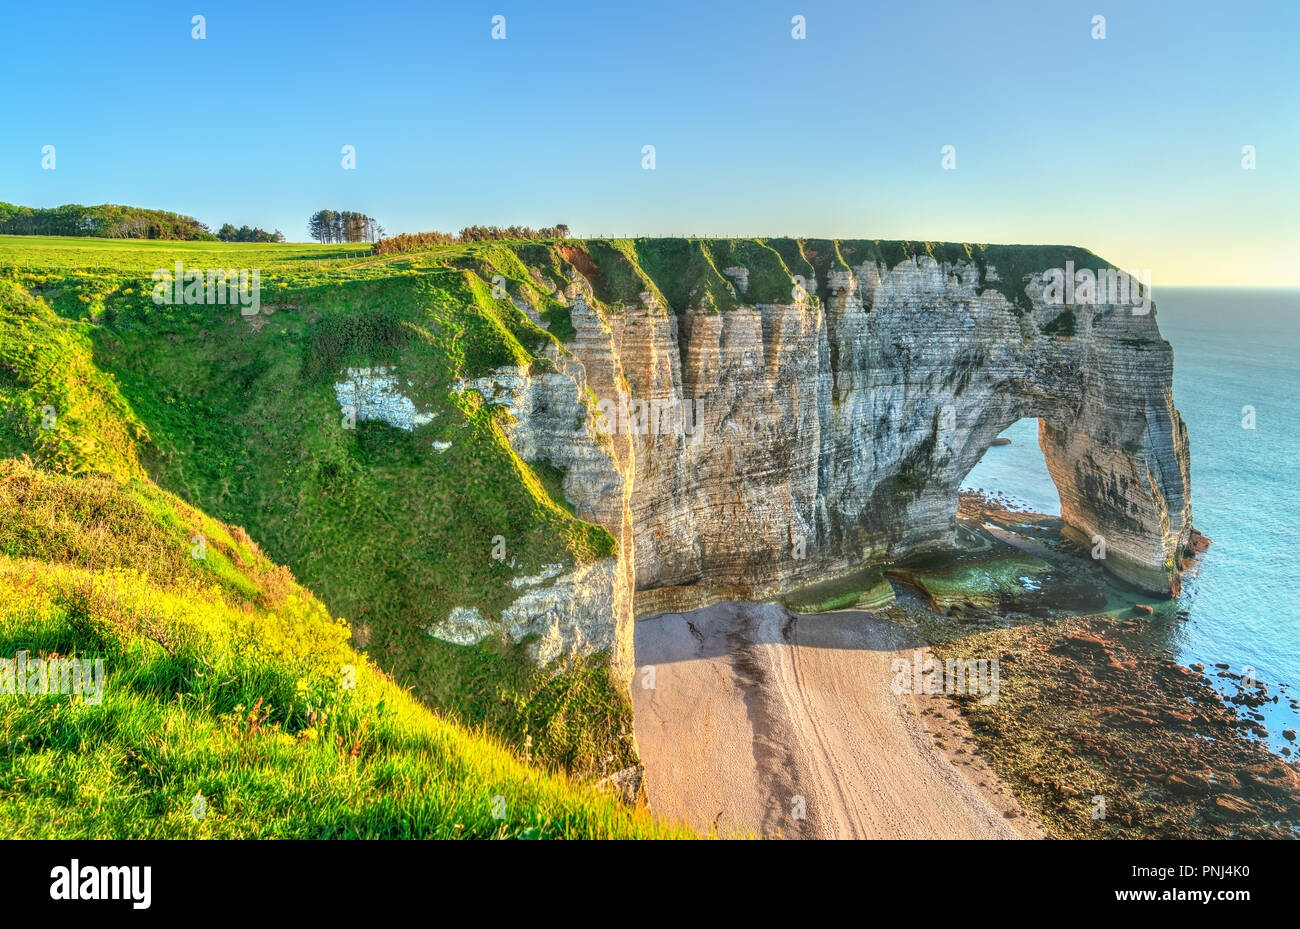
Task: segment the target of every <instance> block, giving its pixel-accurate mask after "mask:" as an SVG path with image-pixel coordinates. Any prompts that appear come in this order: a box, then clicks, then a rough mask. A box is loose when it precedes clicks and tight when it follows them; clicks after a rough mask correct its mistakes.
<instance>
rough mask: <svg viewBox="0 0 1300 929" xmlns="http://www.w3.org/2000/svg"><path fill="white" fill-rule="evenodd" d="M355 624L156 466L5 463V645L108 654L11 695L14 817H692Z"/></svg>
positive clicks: (255, 831)
mask: <svg viewBox="0 0 1300 929" xmlns="http://www.w3.org/2000/svg"><path fill="white" fill-rule="evenodd" d="M196 536H202V537H203V539H204V540H205V548H204V550H203V557H202V558H196V557H194V544H193V542H192V539H194V538H195V537H196ZM349 638H350V630H349V626H348V623H347V622H346V621H345V620H343V619H339V618H335V617H332V616H331V615H330V614H329V612H328V611H327V610H326V609H325V607H324V606H323V605H322V604H321V603H320V602H319V601H318V600H317V599H316V598H315V597H313V596H312V595H311V594H310V593H309V592H308V591H306V590H304V589H303V588H302V587H300V586H299V585H298V584H296V583H295V582H294V581H293V578H292V576H291V575H290V573H289V572H288V571H287V570H285V569H283V568H281V567H279V566H277V565H274V564H273V563H271V562H270V561H269V560H267V559H266V558H265V557H264V556H263V555H262V554H261V553H260V551H259V550H258V548H257V546H256V545H255V544H254V543H253V542H252V541H251V540H250V539H249V538H248V536H247V535H246V534H244V533H243V532H242V531H241V530H239V529H237V528H232V527H228V526H225V525H222V524H220V523H218V522H216V521H215V520H212V519H210V518H208V517H206V516H204V515H203V514H202V513H200V512H199V511H197V510H195V509H193V508H191V507H188V506H186V505H185V504H184V503H182V502H181V501H179V500H177V499H176V498H175V497H173V496H172V495H170V494H167V493H166V492H164V491H161V490H159V489H157V488H155V487H153V486H152V485H150V484H149V483H148V482H145V481H140V480H129V481H126V482H122V481H118V480H115V479H114V478H112V477H108V476H103V475H100V476H82V477H71V476H64V475H59V474H52V473H50V472H48V471H45V470H40V469H36V468H34V467H32V466H30V465H29V464H25V463H22V462H19V461H14V460H9V461H6V462H3V463H0V655H4V656H14V657H16V656H18V655H19V654H20V653H27V654H28V655H30V656H31V657H43V658H50V657H54V656H62V657H65V658H74V659H84V660H99V661H102V662H103V670H104V674H103V678H102V690H99V689H98V687H97V688H95V689H96V690H97V691H98V692H99V693H100V694H102V701H95V700H93V698H92V700H91V701H88V700H86V699H85V698H84V697H76V696H70V695H63V696H57V695H30V694H29V695H28V696H25V697H24V696H10V697H7V698H5V699H4V700H0V726H2V727H3V730H4V732H5V740H4V742H3V744H2V745H0V797H2V798H3V802H0V835H3V836H4V837H6V838H69V837H74V836H84V837H95V838H128V837H129V838H135V837H148V838H471V837H478V838H652V837H669V836H684V835H685V833H684V832H683V831H681V830H674V829H671V828H667V827H664V826H661V825H658V824H656V823H654V822H653V821H652V820H651V819H650V817H649V816H648V814H645V813H643V812H634V811H632V810H630V809H629V808H627V807H625V806H624V805H623V804H622V803H621V802H620V801H618V800H616V799H615V798H614V797H613V796H612V795H610V794H607V793H603V792H599V791H596V790H593V789H591V788H583V787H579V786H576V785H574V784H573V783H572V782H570V781H568V780H567V779H566V778H564V777H562V776H557V775H553V774H547V773H544V772H541V771H539V770H538V769H536V768H534V767H530V766H528V765H526V764H523V763H521V762H520V760H519V759H517V758H516V757H515V756H514V755H513V754H512V753H511V752H509V751H508V750H507V749H506V748H504V747H503V746H501V745H499V744H498V743H497V742H496V741H495V740H493V739H490V738H487V737H484V736H483V735H474V734H471V733H469V732H467V731H465V730H464V729H462V728H460V727H457V726H454V725H450V724H448V723H446V722H443V721H442V720H440V719H439V718H438V717H436V716H435V715H434V714H433V713H431V712H430V711H429V710H428V709H427V707H425V706H424V705H423V704H421V703H420V702H418V701H417V700H415V699H413V698H412V697H411V696H410V694H408V693H407V692H405V691H404V690H403V689H402V688H400V687H398V686H396V685H395V684H394V683H393V682H392V681H391V680H390V679H389V678H388V676H387V675H385V674H383V673H382V672H381V671H380V670H379V669H378V668H376V667H375V665H374V664H373V662H371V661H370V660H369V659H368V658H366V657H365V656H364V655H362V654H359V653H358V652H357V651H355V650H354V649H353V648H352V647H351V646H350V644H349Z"/></svg>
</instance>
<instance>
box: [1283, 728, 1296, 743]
mask: <svg viewBox="0 0 1300 929" xmlns="http://www.w3.org/2000/svg"><path fill="white" fill-rule="evenodd" d="M1282 738H1284V739H1286V740H1287V741H1288V742H1294V741H1295V730H1294V729H1283V730H1282Z"/></svg>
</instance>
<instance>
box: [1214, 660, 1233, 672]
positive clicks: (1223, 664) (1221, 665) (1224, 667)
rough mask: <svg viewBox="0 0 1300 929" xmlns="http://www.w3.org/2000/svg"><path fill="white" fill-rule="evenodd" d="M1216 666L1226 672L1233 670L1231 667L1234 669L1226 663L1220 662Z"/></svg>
mask: <svg viewBox="0 0 1300 929" xmlns="http://www.w3.org/2000/svg"><path fill="white" fill-rule="evenodd" d="M1214 666H1215V667H1216V668H1223V669H1224V670H1225V671H1226V670H1227V669H1228V668H1231V667H1232V665H1230V664H1228V663H1227V662H1226V661H1219V662H1216V663H1215V665H1214Z"/></svg>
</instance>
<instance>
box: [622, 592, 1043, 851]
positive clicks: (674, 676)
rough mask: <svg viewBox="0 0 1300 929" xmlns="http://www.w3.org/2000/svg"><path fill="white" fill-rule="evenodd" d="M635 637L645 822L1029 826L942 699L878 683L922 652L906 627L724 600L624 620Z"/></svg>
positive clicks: (919, 831) (802, 834)
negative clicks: (631, 622)
mask: <svg viewBox="0 0 1300 929" xmlns="http://www.w3.org/2000/svg"><path fill="white" fill-rule="evenodd" d="M636 647H637V663H638V667H639V668H640V672H639V679H640V680H639V681H638V682H634V684H633V702H634V705H635V714H634V716H635V720H636V734H637V742H638V745H639V746H640V751H641V761H642V763H643V764H644V766H645V772H646V786H647V790H648V795H649V802H650V808H651V810H652V811H653V812H654V813H655V814H656V816H658V817H661V818H664V819H667V820H669V821H683V822H687V823H689V824H690V825H692V826H694V827H695V828H697V829H700V830H701V831H704V832H706V833H708V832H712V833H714V834H716V835H719V836H733V835H755V836H762V837H765V838H893V839H899V838H1003V839H1013V838H1031V837H1039V836H1040V835H1042V833H1041V831H1040V830H1039V829H1038V828H1037V826H1036V825H1035V824H1034V823H1033V822H1032V821H1031V820H1029V819H1028V818H1027V817H1025V816H1024V815H1023V811H1022V810H1021V808H1020V806H1019V804H1018V803H1017V801H1016V799H1015V796H1014V793H1013V792H1012V791H1011V790H1010V788H1008V787H1007V786H1006V785H1004V784H1002V783H1001V782H1000V781H999V780H998V778H997V775H996V774H995V773H994V771H993V769H992V767H991V766H990V765H989V763H988V761H987V760H986V759H984V758H983V757H982V754H981V750H980V749H979V747H978V746H977V745H976V743H975V742H974V740H973V738H972V737H971V733H970V731H969V728H968V727H967V726H966V724H965V722H964V721H963V720H962V719H961V718H960V716H958V715H957V714H955V713H954V712H953V711H952V709H951V708H950V707H949V706H948V704H947V701H946V700H945V699H944V698H943V697H942V696H940V695H932V694H925V693H921V694H917V693H895V692H893V691H892V690H891V686H890V685H891V682H892V681H893V679H894V677H895V672H894V671H893V669H892V667H891V664H892V662H894V661H897V660H907V661H910V660H912V658H913V656H914V655H915V653H916V652H917V650H924V649H925V647H926V646H925V643H924V642H923V641H922V640H921V639H920V637H919V635H918V634H917V632H916V631H915V630H914V629H909V628H907V627H906V626H904V625H902V624H900V623H897V622H895V621H894V620H892V619H889V618H887V617H884V616H880V615H876V614H872V613H869V612H865V611H858V610H842V611H833V612H827V613H819V614H815V615H814V614H796V613H792V612H790V611H789V610H787V609H785V608H784V607H783V606H781V605H780V604H775V603H768V604H756V603H743V602H728V603H721V604H715V605H713V606H710V607H705V608H703V609H700V610H695V611H692V612H690V613H667V614H661V615H659V616H656V617H651V618H648V619H643V620H640V621H638V623H637V631H636ZM647 669H651V672H652V677H651V682H652V683H653V686H652V687H646V686H642V682H644V681H645V680H646V675H647Z"/></svg>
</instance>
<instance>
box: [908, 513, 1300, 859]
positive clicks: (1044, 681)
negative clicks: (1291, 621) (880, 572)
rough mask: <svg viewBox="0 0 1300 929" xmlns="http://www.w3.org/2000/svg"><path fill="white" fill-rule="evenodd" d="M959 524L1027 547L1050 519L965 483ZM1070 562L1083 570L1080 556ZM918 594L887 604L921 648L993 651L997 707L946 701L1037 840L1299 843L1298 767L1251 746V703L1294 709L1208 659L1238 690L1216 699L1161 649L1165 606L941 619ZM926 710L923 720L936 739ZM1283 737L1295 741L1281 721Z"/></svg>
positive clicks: (968, 655) (1064, 552) (965, 613)
mask: <svg viewBox="0 0 1300 929" xmlns="http://www.w3.org/2000/svg"><path fill="white" fill-rule="evenodd" d="M962 519H963V522H964V523H965V524H966V525H967V526H968V527H970V528H972V531H973V530H974V529H975V528H977V527H980V526H984V525H988V526H989V527H990V528H991V529H1001V530H1003V531H1005V532H1012V533H1019V534H1022V535H1024V536H1026V537H1028V538H1030V540H1031V541H1033V542H1034V544H1040V543H1038V542H1037V541H1036V540H1034V538H1033V537H1034V535H1035V534H1036V531H1035V530H1036V528H1037V527H1039V526H1042V525H1043V521H1044V520H1047V521H1048V523H1049V524H1050V522H1051V520H1052V518H1051V517H1044V516H1042V515H1041V514H1032V513H1027V512H1026V511H1023V510H1017V509H1014V508H1012V507H1008V506H1004V505H1003V504H1002V502H1001V501H1000V500H997V499H993V498H989V497H985V496H982V495H976V494H968V493H964V494H963V495H962ZM1057 522H1059V520H1057ZM1045 528H1046V527H1045ZM1050 534H1051V533H1050V530H1049V531H1048V532H1044V533H1042V534H1041V535H1042V536H1047V535H1050ZM1046 547H1047V546H1045V548H1046ZM1053 553H1054V554H1055V555H1056V556H1057V557H1056V558H1054V559H1053V560H1054V561H1055V562H1056V564H1057V565H1058V566H1060V565H1061V564H1062V557H1064V558H1065V559H1068V558H1069V557H1070V556H1069V551H1068V548H1060V549H1056V550H1054V552H1053ZM1070 569H1074V570H1077V571H1079V572H1084V573H1086V572H1087V569H1088V565H1086V563H1081V564H1079V565H1073V564H1071V565H1068V566H1067V568H1066V570H1070ZM912 599H915V598H912ZM917 603H918V604H919V605H917V604H909V600H908V598H900V606H899V608H898V610H897V612H898V613H899V614H901V616H900V618H901V619H902V621H904V622H906V623H909V624H913V625H915V626H916V627H917V629H918V631H919V632H920V633H921V634H922V635H923V636H924V637H925V639H926V640H928V641H929V642H931V643H932V650H933V653H934V655H935V657H936V658H939V659H942V660H948V659H972V660H975V659H981V658H983V659H988V658H990V657H996V658H997V659H998V660H999V665H1000V669H1001V685H1000V687H1001V693H1000V696H999V699H998V700H997V701H995V702H993V703H991V704H989V703H981V701H980V700H979V699H978V698H977V697H974V696H969V695H967V696H963V695H955V696H952V697H950V698H949V700H950V701H951V702H952V705H953V706H954V707H955V708H956V709H957V710H958V711H959V712H960V713H961V715H962V717H963V718H964V719H965V720H966V722H967V723H968V724H969V726H970V731H971V732H972V734H973V737H974V739H975V743H976V745H977V746H978V748H979V750H980V752H981V754H982V755H983V757H985V758H986V759H987V760H988V762H989V763H990V765H991V766H992V768H993V770H994V771H995V772H996V773H997V775H998V777H999V778H1001V779H1002V780H1003V781H1004V782H1005V783H1007V784H1008V785H1010V786H1011V788H1012V789H1013V790H1014V791H1015V793H1016V796H1017V799H1018V800H1019V801H1020V802H1021V804H1023V806H1024V807H1025V808H1026V810H1028V811H1029V814H1030V815H1031V816H1032V817H1033V818H1035V819H1036V820H1037V821H1038V822H1039V823H1040V824H1041V825H1042V827H1043V828H1044V829H1045V830H1046V831H1047V832H1048V834H1050V835H1051V836H1053V837H1056V838H1296V837H1300V764H1298V763H1297V762H1296V761H1295V760H1293V759H1292V758H1289V757H1287V755H1289V754H1290V752H1289V750H1288V749H1287V748H1286V747H1283V749H1282V755H1281V756H1279V755H1278V754H1275V753H1274V752H1273V751H1271V750H1270V749H1269V748H1268V746H1267V744H1266V743H1264V742H1262V741H1260V737H1261V736H1266V735H1267V732H1266V731H1265V730H1263V726H1262V724H1261V723H1262V720H1263V716H1262V714H1259V713H1258V712H1256V710H1257V708H1258V707H1260V706H1261V705H1262V704H1264V703H1266V702H1268V703H1277V702H1279V701H1287V702H1288V705H1290V706H1291V708H1292V709H1296V708H1297V701H1296V700H1295V699H1294V698H1293V697H1290V696H1289V695H1287V694H1286V692H1285V690H1284V689H1281V688H1274V690H1281V692H1280V693H1278V692H1271V691H1270V689H1269V688H1268V687H1267V686H1265V685H1263V684H1260V683H1257V682H1255V681H1253V680H1250V679H1249V677H1248V676H1246V677H1243V676H1242V675H1236V674H1234V672H1232V671H1231V670H1229V669H1228V668H1227V667H1226V666H1221V667H1219V668H1217V669H1216V670H1215V671H1213V672H1210V673H1212V674H1217V675H1218V679H1219V680H1221V681H1234V683H1235V685H1236V688H1237V693H1236V694H1229V695H1228V696H1227V698H1226V700H1225V698H1224V696H1222V695H1221V694H1220V693H1219V691H1218V690H1217V689H1216V688H1215V686H1214V683H1213V682H1212V679H1211V677H1210V676H1209V674H1207V673H1206V671H1205V669H1204V667H1203V666H1197V665H1193V666H1183V665H1181V664H1179V663H1178V662H1177V661H1176V660H1175V657H1174V652H1173V650H1172V648H1170V645H1169V632H1170V631H1171V629H1172V628H1174V627H1175V626H1176V624H1177V623H1178V622H1179V621H1180V616H1179V613H1178V611H1177V609H1176V605H1161V606H1160V607H1158V608H1152V607H1150V606H1147V608H1146V609H1145V610H1143V609H1140V607H1142V606H1146V605H1145V604H1133V605H1132V606H1131V607H1130V608H1129V609H1109V610H1107V611H1104V612H1102V611H1098V612H1096V613H1093V614H1091V615H1077V614H1075V615H1071V613H1070V612H1069V611H1064V610H1059V611H1058V610H1051V609H1047V610H1038V611H1035V615H1030V614H1028V613H1024V612H1017V611H1014V610H1012V611H1007V610H1005V609H997V608H994V609H991V610H987V611H981V610H958V611H955V614H952V615H942V614H940V613H936V612H935V611H933V610H932V609H928V608H927V604H925V603H924V602H921V601H918V602H917ZM941 715H942V714H940V713H939V712H938V711H931V713H930V714H928V722H930V723H931V726H932V731H934V732H935V733H936V734H937V733H940V732H941V731H942V729H943V720H942V719H941V718H940V717H941ZM1284 737H1285V738H1287V739H1288V741H1291V740H1294V738H1295V731H1294V730H1286V731H1285V732H1284Z"/></svg>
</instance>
